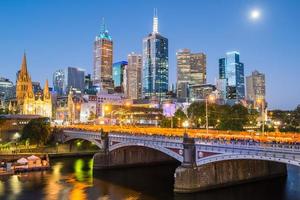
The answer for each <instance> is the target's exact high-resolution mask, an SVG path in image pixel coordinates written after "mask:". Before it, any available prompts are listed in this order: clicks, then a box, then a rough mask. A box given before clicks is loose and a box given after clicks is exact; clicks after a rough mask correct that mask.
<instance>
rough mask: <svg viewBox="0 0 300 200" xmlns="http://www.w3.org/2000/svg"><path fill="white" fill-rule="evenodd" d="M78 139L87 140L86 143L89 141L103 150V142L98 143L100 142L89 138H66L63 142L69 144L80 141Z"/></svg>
mask: <svg viewBox="0 0 300 200" xmlns="http://www.w3.org/2000/svg"><path fill="white" fill-rule="evenodd" d="M78 139H80V140H85V141H89V142H91V143H93V144H95V145H96V146H97V147H98V148H99V149H102V144H101V141H98V140H96V139H91V138H88V137H78V136H76V137H72V136H68V137H66V138H65V139H64V140H63V142H64V143H66V142H68V141H71V140H78Z"/></svg>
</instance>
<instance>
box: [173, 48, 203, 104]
mask: <svg viewBox="0 0 300 200" xmlns="http://www.w3.org/2000/svg"><path fill="white" fill-rule="evenodd" d="M176 58H177V97H178V98H179V99H185V100H186V99H187V98H188V97H189V94H188V91H189V90H188V88H189V86H191V85H201V84H205V83H206V55H205V54H204V53H191V51H190V50H189V49H182V50H180V51H178V52H177V53H176Z"/></svg>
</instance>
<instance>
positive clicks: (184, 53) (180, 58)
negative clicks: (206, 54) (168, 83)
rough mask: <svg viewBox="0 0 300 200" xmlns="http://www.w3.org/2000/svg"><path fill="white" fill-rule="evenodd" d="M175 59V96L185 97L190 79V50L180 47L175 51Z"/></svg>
mask: <svg viewBox="0 0 300 200" xmlns="http://www.w3.org/2000/svg"><path fill="white" fill-rule="evenodd" d="M176 59H177V86H176V89H177V97H178V98H180V99H182V98H187V97H188V87H189V83H190V81H191V76H190V73H191V65H190V59H191V52H190V50H189V49H182V50H180V51H178V52H177V53H176Z"/></svg>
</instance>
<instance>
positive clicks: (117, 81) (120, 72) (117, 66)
mask: <svg viewBox="0 0 300 200" xmlns="http://www.w3.org/2000/svg"><path fill="white" fill-rule="evenodd" d="M127 64H128V62H127V61H120V62H116V63H114V64H113V81H114V87H115V88H114V91H115V92H117V93H124V84H125V83H124V78H125V77H124V72H125V68H126V66H127Z"/></svg>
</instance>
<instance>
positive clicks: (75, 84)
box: [53, 67, 85, 95]
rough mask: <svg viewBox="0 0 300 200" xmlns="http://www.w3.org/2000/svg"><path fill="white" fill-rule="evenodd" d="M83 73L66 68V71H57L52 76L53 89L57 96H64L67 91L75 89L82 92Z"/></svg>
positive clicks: (72, 68) (83, 85) (79, 70)
mask: <svg viewBox="0 0 300 200" xmlns="http://www.w3.org/2000/svg"><path fill="white" fill-rule="evenodd" d="M84 74H85V71H84V70H83V69H81V68H77V67H67V68H66V69H59V70H57V71H55V72H54V74H53V88H54V91H55V92H57V94H58V95H66V94H68V93H69V90H70V89H71V88H72V89H75V90H78V91H82V92H83V91H84V89H85V82H84V78H85V77H84Z"/></svg>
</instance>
